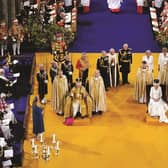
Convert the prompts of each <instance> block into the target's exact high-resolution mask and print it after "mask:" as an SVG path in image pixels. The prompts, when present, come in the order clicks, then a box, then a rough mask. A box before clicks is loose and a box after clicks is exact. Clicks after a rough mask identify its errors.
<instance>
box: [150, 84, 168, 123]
mask: <svg viewBox="0 0 168 168" xmlns="http://www.w3.org/2000/svg"><path fill="white" fill-rule="evenodd" d="M161 97H162V90H161V87H160V86H159V87H158V88H157V89H155V88H154V87H153V86H152V87H151V91H150V101H149V104H148V113H149V115H150V116H152V117H159V122H165V123H168V119H167V116H166V114H165V113H166V112H167V110H168V106H167V104H166V103H165V102H164V101H163V100H162V98H161ZM154 99H159V100H158V101H155V100H154Z"/></svg>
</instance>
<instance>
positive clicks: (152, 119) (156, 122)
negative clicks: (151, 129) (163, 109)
mask: <svg viewBox="0 0 168 168" xmlns="http://www.w3.org/2000/svg"><path fill="white" fill-rule="evenodd" d="M167 116H168V115H167ZM145 122H146V123H147V124H149V125H168V124H166V123H161V122H159V118H158V117H151V116H150V115H149V114H146V116H145Z"/></svg>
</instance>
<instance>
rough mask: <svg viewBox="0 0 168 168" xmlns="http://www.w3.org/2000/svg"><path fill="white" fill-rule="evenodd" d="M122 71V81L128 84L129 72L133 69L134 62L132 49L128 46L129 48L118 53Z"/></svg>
mask: <svg viewBox="0 0 168 168" xmlns="http://www.w3.org/2000/svg"><path fill="white" fill-rule="evenodd" d="M118 60H119V65H120V72H121V73H122V82H123V84H126V83H127V84H128V83H129V82H128V74H129V73H130V71H131V64H132V49H131V48H128V49H127V50H124V49H120V50H119V55H118Z"/></svg>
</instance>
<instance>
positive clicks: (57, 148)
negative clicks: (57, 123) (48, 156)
mask: <svg viewBox="0 0 168 168" xmlns="http://www.w3.org/2000/svg"><path fill="white" fill-rule="evenodd" d="M59 149H60V148H59V141H57V144H56V150H59Z"/></svg>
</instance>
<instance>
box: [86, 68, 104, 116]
mask: <svg viewBox="0 0 168 168" xmlns="http://www.w3.org/2000/svg"><path fill="white" fill-rule="evenodd" d="M89 94H90V96H91V98H92V101H93V105H92V111H93V114H94V113H95V114H97V113H99V114H101V113H102V112H104V111H106V91H105V86H104V81H103V78H102V77H101V76H100V72H99V70H96V71H95V73H94V75H93V76H92V78H91V79H90V82H89Z"/></svg>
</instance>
